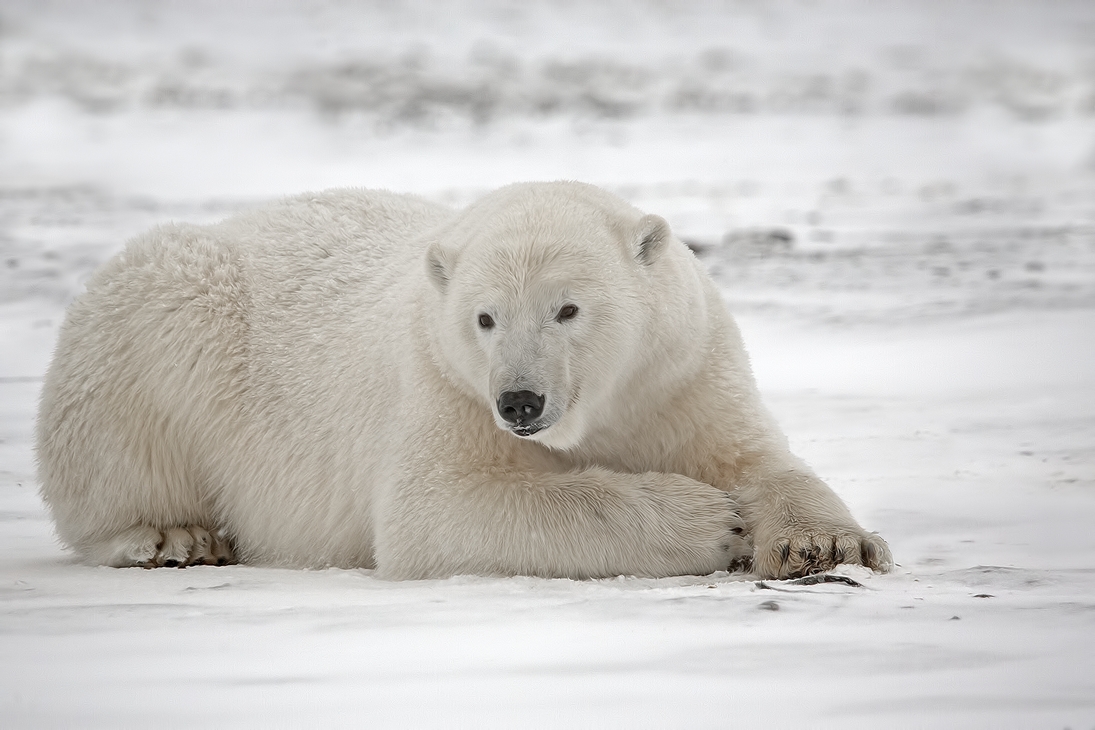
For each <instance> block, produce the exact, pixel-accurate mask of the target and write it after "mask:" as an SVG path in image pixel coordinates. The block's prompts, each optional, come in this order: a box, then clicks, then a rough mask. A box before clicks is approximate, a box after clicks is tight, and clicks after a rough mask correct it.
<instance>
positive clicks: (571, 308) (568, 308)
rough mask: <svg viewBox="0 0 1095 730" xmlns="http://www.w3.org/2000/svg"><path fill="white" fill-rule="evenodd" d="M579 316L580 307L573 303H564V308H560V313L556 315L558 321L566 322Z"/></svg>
mask: <svg viewBox="0 0 1095 730" xmlns="http://www.w3.org/2000/svg"><path fill="white" fill-rule="evenodd" d="M577 316H578V307H576V306H575V305H573V304H564V305H563V308H562V309H560V310H559V314H557V315H555V321H556V322H566V321H567V320H568V319H574V318H575V317H577Z"/></svg>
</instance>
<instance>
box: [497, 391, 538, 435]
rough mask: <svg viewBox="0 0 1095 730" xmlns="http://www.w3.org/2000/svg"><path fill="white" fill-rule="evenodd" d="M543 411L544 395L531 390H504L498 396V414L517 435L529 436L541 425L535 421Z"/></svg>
mask: <svg viewBox="0 0 1095 730" xmlns="http://www.w3.org/2000/svg"><path fill="white" fill-rule="evenodd" d="M543 412H544V396H542V395H537V394H536V393H533V392H532V391H531V390H518V391H512V390H511V391H506V392H505V393H503V394H502V395H501V396H499V398H498V415H500V416H501V417H502V420H504V421H505V422H506V423H508V424H510V430H511V431H513V432H514V433H515V434H517V435H518V436H531V435H532V434H534V433H536V432H537V431H539V430H540V429H542V428H543V426H542V425H539V424H537V423H536V422H535V421H536V419H537V418H539V417H540V415H541V414H542V413H543Z"/></svg>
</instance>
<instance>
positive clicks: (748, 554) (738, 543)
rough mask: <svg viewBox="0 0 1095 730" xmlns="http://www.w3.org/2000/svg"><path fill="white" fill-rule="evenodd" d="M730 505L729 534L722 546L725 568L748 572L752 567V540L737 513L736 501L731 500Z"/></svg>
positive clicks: (743, 521)
mask: <svg viewBox="0 0 1095 730" xmlns="http://www.w3.org/2000/svg"><path fill="white" fill-rule="evenodd" d="M727 496H728V497H729V496H730V495H727ZM731 504H732V510H733V511H732V512H731V513H730V525H729V532H728V534H727V536H726V539H725V544H724V545H723V550H724V552H725V563H726V567H727V570H729V571H731V572H734V571H748V570H750V569H751V568H752V565H753V538H752V535H750V534H749V530H748V527H746V524H745V520H744V519H742V517H741V515H740V514H739V513H738V511H737V510H738V504H737V501H735V500H734V499H733V498H731Z"/></svg>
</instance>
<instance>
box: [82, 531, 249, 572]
mask: <svg viewBox="0 0 1095 730" xmlns="http://www.w3.org/2000/svg"><path fill="white" fill-rule="evenodd" d="M92 554H93V556H94V557H96V558H97V560H96V562H99V563H102V564H103V565H109V566H111V567H114V568H131V567H140V568H185V567H187V566H190V565H233V564H235V563H236V562H237V561H236V555H235V551H234V550H233V549H232V542H231V540H230V539H229V538H228V536H227V535H225V534H224V531H223V530H207V529H205V528H204V527H201V526H200V525H187V526H186V527H169V528H167V529H164V530H158V529H156V528H154V527H150V526H148V525H140V526H137V527H133V528H130V529H128V530H125V531H124V532H121V533H119V534H117V535H115V536H114V537H112V538H110V539H109V540H107V541H105V542H104V543H103V544H101V545H100V546H99V549H97V550H93V551H92Z"/></svg>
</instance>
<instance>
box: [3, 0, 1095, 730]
mask: <svg viewBox="0 0 1095 730" xmlns="http://www.w3.org/2000/svg"><path fill="white" fill-rule="evenodd" d="M1093 38H1095V4H1092V3H1090V2H1083V1H1078V2H1067V1H1061V2H1054V3H1042V2H1038V1H1036V0H1031V1H1030V2H1006V1H1001V2H987V1H986V2H971V1H966V0H962V1H956V2H947V3H918V2H911V1H909V2H888V3H866V2H852V1H851V0H848V1H846V2H828V1H825V2H777V1H775V0H752V1H744V0H743V1H742V2H729V1H728V2H717V1H715V0H711V1H710V2H692V3H669V2H659V1H657V0H646V1H637V0H628V1H627V2H624V1H623V0H613V1H609V2H603V3H597V4H595V5H592V4H586V3H572V2H568V1H567V0H554V1H551V2H535V3H529V2H517V1H513V2H501V1H499V2H491V1H488V0H482V1H480V2H452V3H442V4H438V3H434V2H426V1H425V0H414V1H410V2H404V3H398V4H397V3H375V4H374V3H368V4H366V3H361V4H351V3H341V2H336V1H334V0H331V1H330V2H318V1H316V2H300V3H281V2H264V3H262V4H261V5H260V4H258V3H254V4H251V3H222V2H212V1H208V2H196V1H195V2H185V3H184V2H170V3H160V2H144V1H137V0H133V1H132V2H122V1H119V0H98V1H97V2H95V3H80V2H72V3H55V2H46V1H45V0H5V2H4V4H3V5H2V6H0V254H2V256H0V634H2V640H0V725H3V726H4V727H46V726H55V727H72V726H81V727H112V728H113V727H134V726H149V725H158V726H167V727H182V726H195V725H196V724H199V723H202V724H205V725H207V726H213V727H218V726H232V727H243V726H254V727H267V726H271V725H273V726H305V725H308V726H354V727H360V726H367V727H385V726H415V725H418V726H423V725H429V726H440V727H449V726H453V727H459V726H462V727H477V728H478V727H524V726H544V727H566V726H589V727H611V726H619V727H695V726H700V725H701V724H703V725H706V726H714V727H720V726H731V725H742V726H746V727H757V726H761V727H803V726H811V727H817V726H833V727H835V726H840V727H882V726H906V727H929V726H930V727H1071V728H1095V530H1093V529H1092V527H1091V525H1092V522H1093V518H1095V365H1093V363H1095V42H1093V41H1092V39H1093ZM551 178H577V179H582V180H586V181H589V182H593V183H596V184H600V185H603V186H605V187H608V188H610V189H613V190H615V191H617V192H619V193H621V194H623V195H624V196H625V197H627V198H629V199H630V200H632V201H633V202H634V203H636V204H637V205H639V206H641V207H643V208H645V209H648V210H651V211H654V212H658V213H660V214H662V215H665V216H666V217H667V218H668V219H669V220H670V222H671V223H672V224H673V226H674V228H675V230H677V232H678V233H679V234H680V235H681V236H682V237H683V238H685V240H687V241H688V242H689V243H690V244H692V245H693V247H694V248H695V249H696V250H697V251H698V252H699V255H700V256H701V257H702V258H703V260H704V261H705V262H707V263H708V265H709V266H710V268H711V270H712V272H713V274H714V275H715V277H716V279H717V281H719V282H720V284H721V285H722V286H723V290H724V292H725V297H726V301H727V302H728V304H729V305H730V306H731V307H732V308H733V310H734V311H735V312H736V313H737V315H738V317H739V321H740V322H741V324H742V328H743V331H744V334H745V337H746V342H747V345H748V347H749V349H750V352H751V353H752V355H753V361H754V365H755V369H756V372H757V376H758V379H759V381H760V384H761V388H762V390H763V391H764V393H765V395H766V398H767V400H768V402H769V404H770V405H771V407H772V409H773V410H774V411H775V412H776V415H777V417H778V418H779V419H780V421H781V422H782V424H783V426H784V427H785V429H786V431H787V432H788V434H789V436H790V438H791V441H792V443H793V445H794V447H795V449H796V450H797V451H798V452H799V453H800V454H801V455H803V456H804V457H805V458H806V459H807V460H808V461H809V462H811V463H812V464H813V465H814V467H815V468H816V469H817V470H818V472H819V473H820V474H821V475H822V476H823V477H825V478H826V479H827V480H829V482H830V483H831V484H832V485H833V486H834V487H835V488H836V490H837V491H838V492H839V493H840V494H841V495H843V496H844V497H845V498H846V500H847V501H848V502H849V504H850V505H851V506H852V509H853V511H854V512H855V514H856V515H857V516H858V517H859V518H860V519H861V520H862V522H863V524H865V525H867V526H869V527H870V528H872V529H876V530H878V531H879V532H880V533H881V534H882V535H884V536H885V537H886V538H887V539H888V540H889V542H890V545H891V546H892V548H893V551H894V555H895V557H896V559H897V561H898V562H899V566H898V568H897V569H896V570H895V571H894V573H892V574H891V575H887V576H876V575H871V574H869V573H867V572H865V571H862V570H854V569H845V570H842V571H841V572H842V573H843V574H844V575H847V576H849V577H851V578H853V579H855V580H857V581H859V582H860V583H862V584H863V587H854V586H850V585H844V584H839V583H837V584H823V585H815V586H803V585H793V584H787V583H778V582H765V583H763V584H761V583H758V582H756V581H755V580H753V579H751V578H750V577H749V576H743V575H726V574H716V575H712V576H705V577H682V578H676V579H668V580H656V581H654V580H637V579H633V578H620V579H617V580H604V581H591V582H572V581H552V580H538V579H529V578H511V579H496V578H455V579H452V580H446V581H429V582H418V583H384V582H381V581H378V580H376V579H375V578H373V577H372V575H371V574H370V572H369V571H336V570H327V571H314V572H298V571H285V570H269V569H260V568H253V567H247V566H234V567H229V568H204V567H203V568H191V569H187V570H185V571H183V570H156V571H141V570H112V569H107V568H93V567H86V566H81V565H78V564H75V563H74V562H73V561H72V559H71V558H70V557H68V556H67V555H66V554H65V553H64V552H62V551H61V549H60V548H59V547H58V546H57V545H56V543H55V541H54V538H53V535H52V532H51V527H50V523H49V520H48V518H47V516H46V514H45V512H44V510H43V507H42V504H41V501H40V500H39V499H38V497H37V494H36V486H35V482H34V462H33V453H32V449H31V443H32V431H33V421H34V409H35V405H36V398H37V393H38V390H39V387H40V384H41V378H42V374H43V373H44V371H45V368H46V366H47V364H48V360H49V356H50V351H51V349H52V346H53V342H54V340H55V337H56V333H57V328H58V326H59V323H60V321H61V317H62V313H63V308H64V306H65V304H66V303H67V302H68V301H70V300H71V298H72V297H73V296H74V295H75V294H76V293H77V292H78V291H79V290H80V287H81V285H82V282H83V281H84V280H85V279H86V277H87V276H88V274H89V272H90V271H91V270H92V269H93V268H94V267H95V266H96V265H98V264H99V263H101V262H102V261H104V260H105V259H106V258H108V257H109V256H111V255H112V254H113V253H115V252H116V251H117V250H118V249H119V248H120V247H121V245H122V243H123V241H124V240H125V239H126V238H127V237H128V236H130V235H133V234H135V233H137V232H138V231H141V230H143V229H145V228H147V227H148V226H150V225H152V224H154V223H156V222H162V221H166V220H171V219H175V220H182V219H185V220H190V221H197V222H201V221H211V220H215V219H217V218H220V217H222V216H224V215H226V214H228V213H230V212H231V211H232V210H235V209H238V208H240V207H244V206H246V205H250V204H253V203H255V202H259V201H263V200H267V199H269V198H272V197H276V196H279V195H284V194H290V193H295V192H299V191H301V190H305V189H316V188H323V187H330V186H336V185H362V186H377V187H388V188H392V189H396V190H403V191H412V192H419V193H422V194H425V195H428V196H430V197H433V198H435V199H437V200H441V201H444V202H448V203H452V204H455V205H460V204H464V203H466V202H467V201H469V200H471V199H473V198H474V197H476V195H478V194H479V193H480V192H482V191H484V190H487V189H490V188H493V187H496V186H498V185H501V184H504V183H507V182H511V181H514V180H528V179H551Z"/></svg>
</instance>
